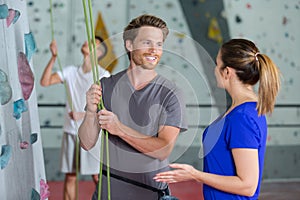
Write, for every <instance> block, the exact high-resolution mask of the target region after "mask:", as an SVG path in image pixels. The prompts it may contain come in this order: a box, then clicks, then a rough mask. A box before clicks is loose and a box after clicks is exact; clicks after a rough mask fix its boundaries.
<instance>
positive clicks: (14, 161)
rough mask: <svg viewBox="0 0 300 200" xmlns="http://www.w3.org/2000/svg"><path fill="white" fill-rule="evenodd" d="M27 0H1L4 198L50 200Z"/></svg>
mask: <svg viewBox="0 0 300 200" xmlns="http://www.w3.org/2000/svg"><path fill="white" fill-rule="evenodd" d="M26 8H27V7H26V1H22V0H10V1H2V0H1V1H0V40H1V45H0V55H1V59H0V101H1V105H0V164H1V169H0V185H1V187H0V194H1V199H34V200H35V199H46V198H47V196H48V189H47V184H46V180H45V170H44V160H43V149H42V143H41V137H40V124H39V117H38V110H37V101H36V92H35V75H34V71H33V67H32V56H33V54H34V53H35V50H36V46H35V41H34V37H33V34H32V33H31V32H30V29H29V24H28V18H27V10H26Z"/></svg>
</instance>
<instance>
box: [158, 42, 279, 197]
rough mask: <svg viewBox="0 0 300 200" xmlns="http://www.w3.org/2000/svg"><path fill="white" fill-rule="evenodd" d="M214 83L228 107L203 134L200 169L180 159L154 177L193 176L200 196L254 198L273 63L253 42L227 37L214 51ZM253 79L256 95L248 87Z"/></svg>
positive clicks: (271, 100) (272, 91)
mask: <svg viewBox="0 0 300 200" xmlns="http://www.w3.org/2000/svg"><path fill="white" fill-rule="evenodd" d="M216 62H217V66H216V68H215V76H216V79H217V83H218V87H220V88H224V89H225V90H226V91H227V92H228V93H229V95H230V96H231V99H232V104H231V106H230V108H229V109H228V110H227V111H226V113H224V114H223V115H221V116H220V117H219V118H218V119H216V121H214V122H213V123H212V124H211V125H210V126H209V127H207V128H206V129H205V131H204V133H203V138H202V142H203V147H204V149H203V150H204V156H205V157H204V168H203V172H202V171H198V170H196V169H194V168H193V167H192V166H190V165H186V164H171V165H170V167H171V168H174V170H172V171H168V172H163V173H159V174H157V175H156V176H155V177H154V179H155V180H156V181H159V182H167V183H175V182H180V181H187V180H196V181H199V182H202V183H203V193H204V198H205V199H226V200H228V199H258V196H259V192H260V183H261V178H262V172H263V166H264V154H265V149H266V138H267V123H266V117H265V114H267V113H271V112H272V111H273V109H274V104H275V98H276V95H277V93H278V90H279V87H280V77H279V76H280V74H279V70H278V68H277V67H276V65H275V64H274V63H273V62H272V60H271V59H270V58H269V57H268V56H266V55H265V54H261V53H260V52H259V50H258V48H257V47H256V46H255V44H254V43H253V42H251V41H249V40H245V39H232V40H230V41H228V42H226V43H225V44H223V45H222V47H221V48H220V50H219V53H218V56H217V59H216ZM258 81H259V87H258V94H256V92H255V91H254V88H253V86H254V85H255V84H256V83H257V82H258Z"/></svg>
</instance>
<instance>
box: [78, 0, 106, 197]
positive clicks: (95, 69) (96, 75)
mask: <svg viewBox="0 0 300 200" xmlns="http://www.w3.org/2000/svg"><path fill="white" fill-rule="evenodd" d="M82 4H83V11H84V17H85V25H86V32H87V38H88V46H89V50H90V52H92V49H93V50H94V52H93V55H92V56H90V60H91V64H92V72H93V78H94V83H97V84H98V85H101V83H100V79H99V73H98V64H97V56H96V42H95V31H94V22H93V14H92V6H91V0H88V6H89V19H90V27H91V31H90V28H89V25H88V24H89V23H88V15H87V8H86V2H85V0H82ZM91 37H92V44H91ZM92 45H93V48H92ZM98 108H99V110H102V109H105V107H104V104H103V99H102V98H101V99H100V102H99V104H98ZM102 131H103V133H102V135H101V151H100V169H99V176H100V177H99V183H98V200H100V199H101V188H102V173H103V171H102V170H103V162H102V160H103V152H104V149H103V148H104V135H106V161H107V165H106V166H107V195H108V200H110V199H111V195H110V164H109V160H110V159H109V146H108V132H107V130H102Z"/></svg>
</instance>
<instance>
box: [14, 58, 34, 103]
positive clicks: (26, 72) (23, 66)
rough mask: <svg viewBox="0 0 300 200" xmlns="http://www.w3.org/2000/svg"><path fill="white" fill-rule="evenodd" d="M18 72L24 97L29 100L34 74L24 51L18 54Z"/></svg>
mask: <svg viewBox="0 0 300 200" xmlns="http://www.w3.org/2000/svg"><path fill="white" fill-rule="evenodd" d="M18 74H19V81H20V83H21V88H22V93H23V97H24V99H25V100H28V99H29V97H30V95H31V92H32V90H33V86H34V76H33V73H32V71H31V68H30V65H29V63H28V60H27V58H26V56H25V54H24V53H23V52H20V53H19V56H18Z"/></svg>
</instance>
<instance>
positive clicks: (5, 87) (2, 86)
mask: <svg viewBox="0 0 300 200" xmlns="http://www.w3.org/2000/svg"><path fill="white" fill-rule="evenodd" d="M11 97H12V89H11V87H10V85H9V82H8V78H7V75H6V73H5V72H4V71H2V70H1V69H0V103H1V105H5V104H6V103H8V102H9V101H10V99H11Z"/></svg>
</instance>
